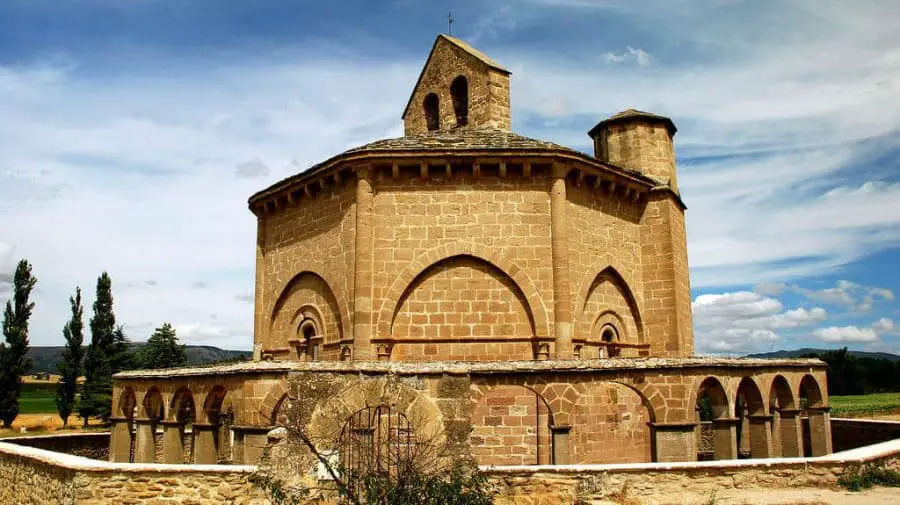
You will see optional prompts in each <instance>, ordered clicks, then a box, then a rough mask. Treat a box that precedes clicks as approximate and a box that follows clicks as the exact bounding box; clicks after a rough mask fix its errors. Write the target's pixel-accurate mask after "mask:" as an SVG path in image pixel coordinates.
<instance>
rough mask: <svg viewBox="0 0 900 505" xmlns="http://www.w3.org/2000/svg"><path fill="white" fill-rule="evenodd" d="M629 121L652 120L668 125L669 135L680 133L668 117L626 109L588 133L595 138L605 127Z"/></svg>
mask: <svg viewBox="0 0 900 505" xmlns="http://www.w3.org/2000/svg"><path fill="white" fill-rule="evenodd" d="M629 119H650V120H655V121H660V122H662V123H663V124H665V125H666V128H668V129H669V135H675V132H676V131H678V128H675V123H673V122H672V120H671V119H669V118H667V117H666V116H660V115H658V114H653V113H652V112H644V111H642V110H637V109H626V110H623V111H622V112H619V113H618V114H613V115H612V116H610V117H608V118H606V119H604V120H603V121H600V122H599V123H597V126H595V127H593V128H591V131H589V132H588V135H590V136H591V137H593V136H594V135H595V134H596V133H597V131H598V130H600V129H601V128H603V127H604V126H607V125H610V124H613V123H619V122H623V121H628V120H629Z"/></svg>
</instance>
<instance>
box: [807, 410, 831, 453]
mask: <svg viewBox="0 0 900 505" xmlns="http://www.w3.org/2000/svg"><path fill="white" fill-rule="evenodd" d="M830 410H831V407H807V409H806V415H807V416H808V417H809V444H810V452H811V453H812V455H813V456H825V455H826V454H831V416H830V415H829V413H828V412H829V411H830Z"/></svg>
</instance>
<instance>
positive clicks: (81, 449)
mask: <svg viewBox="0 0 900 505" xmlns="http://www.w3.org/2000/svg"><path fill="white" fill-rule="evenodd" d="M3 441H4V442H9V443H11V444H16V445H22V446H26V447H34V448H37V449H44V450H48V451H53V452H61V453H63V454H72V455H74V456H81V457H84V458H90V459H97V460H101V461H106V460H108V459H109V432H104V433H65V434H63V433H58V434H53V435H41V436H37V437H10V438H6V439H4V440H3Z"/></svg>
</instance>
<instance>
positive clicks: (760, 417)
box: [747, 414, 775, 421]
mask: <svg viewBox="0 0 900 505" xmlns="http://www.w3.org/2000/svg"><path fill="white" fill-rule="evenodd" d="M774 417H775V416H773V415H772V414H750V415H748V416H747V419H749V420H751V421H771V420H772V418H774Z"/></svg>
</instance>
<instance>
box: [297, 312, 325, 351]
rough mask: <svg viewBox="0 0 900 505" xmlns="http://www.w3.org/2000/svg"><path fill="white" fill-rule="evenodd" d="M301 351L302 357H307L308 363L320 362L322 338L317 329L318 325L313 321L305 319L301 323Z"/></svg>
mask: <svg viewBox="0 0 900 505" xmlns="http://www.w3.org/2000/svg"><path fill="white" fill-rule="evenodd" d="M298 333H299V334H300V335H299V336H300V339H299V340H300V349H299V353H300V355H301V358H302V357H304V356H305V357H306V361H319V346H320V344H321V343H322V337H321V336H320V335H319V330H318V329H317V328H316V323H315V321H313V320H312V319H309V318H307V319H304V320H303V321H301V322H300V328H299V331H298Z"/></svg>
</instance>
